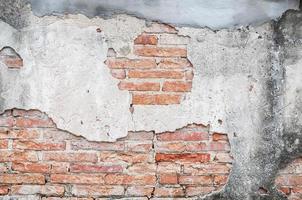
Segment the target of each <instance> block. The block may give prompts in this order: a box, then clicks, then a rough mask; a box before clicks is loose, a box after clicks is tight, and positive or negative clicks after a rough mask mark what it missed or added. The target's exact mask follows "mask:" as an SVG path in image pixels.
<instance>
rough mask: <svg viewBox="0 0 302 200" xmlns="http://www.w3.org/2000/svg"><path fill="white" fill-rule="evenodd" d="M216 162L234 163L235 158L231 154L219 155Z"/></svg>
mask: <svg viewBox="0 0 302 200" xmlns="http://www.w3.org/2000/svg"><path fill="white" fill-rule="evenodd" d="M214 160H216V161H217V162H222V163H232V161H233V158H232V156H231V155H230V154H229V153H217V154H216V155H215V158H214Z"/></svg>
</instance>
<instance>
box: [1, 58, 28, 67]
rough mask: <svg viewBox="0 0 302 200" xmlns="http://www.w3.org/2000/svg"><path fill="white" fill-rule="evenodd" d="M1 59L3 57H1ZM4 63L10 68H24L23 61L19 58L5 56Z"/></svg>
mask: <svg viewBox="0 0 302 200" xmlns="http://www.w3.org/2000/svg"><path fill="white" fill-rule="evenodd" d="M0 58H1V57H0ZM2 61H3V62H4V63H5V65H6V66H7V67H8V68H17V69H19V68H21V67H23V60H22V59H21V58H19V57H16V56H14V57H10V56H5V57H4V58H2Z"/></svg>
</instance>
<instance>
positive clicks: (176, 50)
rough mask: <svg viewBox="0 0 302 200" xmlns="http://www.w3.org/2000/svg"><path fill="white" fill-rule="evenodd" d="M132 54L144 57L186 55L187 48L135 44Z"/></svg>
mask: <svg viewBox="0 0 302 200" xmlns="http://www.w3.org/2000/svg"><path fill="white" fill-rule="evenodd" d="M134 54H136V55H138V56H145V57H186V56H187V49H185V48H181V47H151V46H143V47H141V46H136V47H135V48H134Z"/></svg>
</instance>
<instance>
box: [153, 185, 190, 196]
mask: <svg viewBox="0 0 302 200" xmlns="http://www.w3.org/2000/svg"><path fill="white" fill-rule="evenodd" d="M154 195H155V196H156V197H181V196H184V191H183V189H182V188H181V187H177V188H176V187H171V188H168V187H160V188H159V187H157V188H155V191H154Z"/></svg>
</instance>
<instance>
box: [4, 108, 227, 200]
mask: <svg viewBox="0 0 302 200" xmlns="http://www.w3.org/2000/svg"><path fill="white" fill-rule="evenodd" d="M0 127H1V128H0V195H1V196H14V197H17V199H22V198H21V197H23V198H25V197H28V199H36V198H37V199H39V198H42V199H43V200H58V199H65V200H67V199H68V200H75V199H82V200H84V199H90V200H92V199H99V200H101V199H109V198H110V199H112V198H128V199H137V200H143V199H148V198H149V199H161V198H173V199H178V198H179V199H182V198H185V199H189V198H190V197H192V196H196V195H203V194H207V193H210V192H212V191H215V190H219V189H220V188H221V187H222V186H223V185H224V184H225V183H226V181H227V177H228V175H229V172H230V168H231V161H232V159H231V157H230V154H229V150H230V146H229V142H228V138H227V135H226V134H221V133H213V132H209V128H208V127H205V126H203V125H197V124H191V125H188V126H186V127H184V128H182V129H179V130H177V131H174V132H165V133H161V134H154V133H153V132H130V133H129V134H128V136H127V137H126V138H123V139H120V140H118V141H116V142H114V143H105V142H89V141H87V140H86V139H84V138H82V137H77V136H74V135H72V134H69V133H67V132H64V131H61V130H58V129H57V128H56V127H55V124H54V123H53V122H52V121H51V120H50V119H49V118H48V117H47V116H46V115H45V114H44V113H41V112H39V111H36V110H31V111H24V110H16V109H14V110H8V111H6V112H5V113H3V114H2V115H1V117H0ZM71 197H72V198H71Z"/></svg>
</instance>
